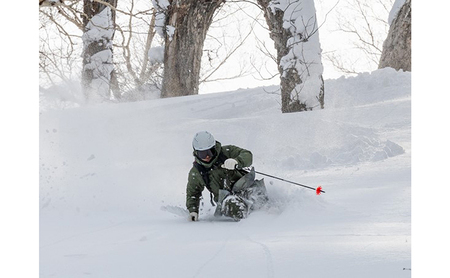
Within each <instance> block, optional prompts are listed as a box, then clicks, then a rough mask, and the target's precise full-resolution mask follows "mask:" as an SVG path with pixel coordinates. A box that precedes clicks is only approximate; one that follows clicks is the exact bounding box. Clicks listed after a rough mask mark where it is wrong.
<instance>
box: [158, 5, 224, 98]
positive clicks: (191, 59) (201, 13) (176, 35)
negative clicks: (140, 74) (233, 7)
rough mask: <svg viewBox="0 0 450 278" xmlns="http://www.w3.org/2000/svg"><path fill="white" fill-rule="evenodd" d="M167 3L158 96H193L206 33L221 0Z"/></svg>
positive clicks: (197, 83)
mask: <svg viewBox="0 0 450 278" xmlns="http://www.w3.org/2000/svg"><path fill="white" fill-rule="evenodd" d="M169 2H170V5H169V6H168V8H167V10H166V21H165V32H164V33H165V52H164V77H163V85H162V90H161V97H175V96H186V95H196V94H198V86H199V78H200V66H201V58H202V56H203V44H204V41H205V38H206V33H207V31H208V28H209V26H210V25H211V22H212V18H213V15H214V13H215V11H216V10H217V9H218V8H219V7H220V5H221V4H222V3H223V2H225V0H215V1H214V0H211V1H207V0H203V1H196V0H172V1H169Z"/></svg>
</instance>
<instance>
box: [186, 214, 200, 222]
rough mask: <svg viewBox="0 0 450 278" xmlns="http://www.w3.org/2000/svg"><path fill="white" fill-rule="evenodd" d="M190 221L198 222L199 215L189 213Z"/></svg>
mask: <svg viewBox="0 0 450 278" xmlns="http://www.w3.org/2000/svg"><path fill="white" fill-rule="evenodd" d="M188 219H189V221H198V213H196V212H191V213H189V218H188Z"/></svg>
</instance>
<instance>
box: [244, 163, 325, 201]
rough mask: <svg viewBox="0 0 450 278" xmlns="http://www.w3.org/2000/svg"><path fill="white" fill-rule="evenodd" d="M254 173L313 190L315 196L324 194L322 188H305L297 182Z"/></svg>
mask: <svg viewBox="0 0 450 278" xmlns="http://www.w3.org/2000/svg"><path fill="white" fill-rule="evenodd" d="M243 170H244V171H246V172H248V171H247V170H245V169H243ZM255 173H257V174H260V175H263V176H267V177H270V178H274V179H277V180H280V181H284V182H288V183H292V184H295V185H298V186H302V187H305V188H308V189H312V190H315V191H316V194H317V195H320V194H321V193H325V191H323V190H322V186H319V187H317V188H314V187H311V186H307V185H304V184H301V183H298V182H294V181H289V180H285V179H282V178H279V177H276V176H272V175H269V174H265V173H261V172H258V171H255Z"/></svg>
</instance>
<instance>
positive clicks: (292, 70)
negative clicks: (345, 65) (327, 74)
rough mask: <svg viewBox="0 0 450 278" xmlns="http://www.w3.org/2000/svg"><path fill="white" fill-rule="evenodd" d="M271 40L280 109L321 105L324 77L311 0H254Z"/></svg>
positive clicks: (302, 109)
mask: <svg viewBox="0 0 450 278" xmlns="http://www.w3.org/2000/svg"><path fill="white" fill-rule="evenodd" d="M257 2H258V4H259V5H260V6H261V7H262V9H263V10H264V16H265V18H266V22H267V25H268V26H269V30H270V37H271V38H272V40H273V41H274V43H275V49H276V51H277V64H278V71H279V73H280V78H281V81H280V89H281V110H282V112H283V113H288V112H298V111H307V110H313V109H316V108H324V93H325V89H324V81H323V77H322V73H323V66H322V60H321V48H320V43H319V33H318V28H319V26H318V23H317V18H316V11H315V7H314V1H313V0H278V1H274V0H258V1H257Z"/></svg>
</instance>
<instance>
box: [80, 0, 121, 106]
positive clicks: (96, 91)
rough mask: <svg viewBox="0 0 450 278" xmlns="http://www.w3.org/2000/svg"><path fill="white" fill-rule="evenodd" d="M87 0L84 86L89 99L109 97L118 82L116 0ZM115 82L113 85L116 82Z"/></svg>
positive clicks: (101, 99) (84, 21) (93, 100)
mask: <svg viewBox="0 0 450 278" xmlns="http://www.w3.org/2000/svg"><path fill="white" fill-rule="evenodd" d="M103 2H106V3H108V4H110V5H111V6H112V7H113V8H111V7H110V6H109V5H104V4H100V3H98V2H96V1H94V0H84V4H83V9H84V17H83V25H84V33H83V45H84V48H83V69H82V87H83V91H84V94H85V96H86V100H87V101H88V102H102V101H105V100H109V99H110V97H111V95H110V91H111V89H112V86H111V84H115V82H114V81H115V80H116V79H115V78H114V65H113V62H112V58H113V49H112V41H113V37H114V28H115V9H114V8H115V7H117V0H104V1H103ZM113 86H114V85H113Z"/></svg>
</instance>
